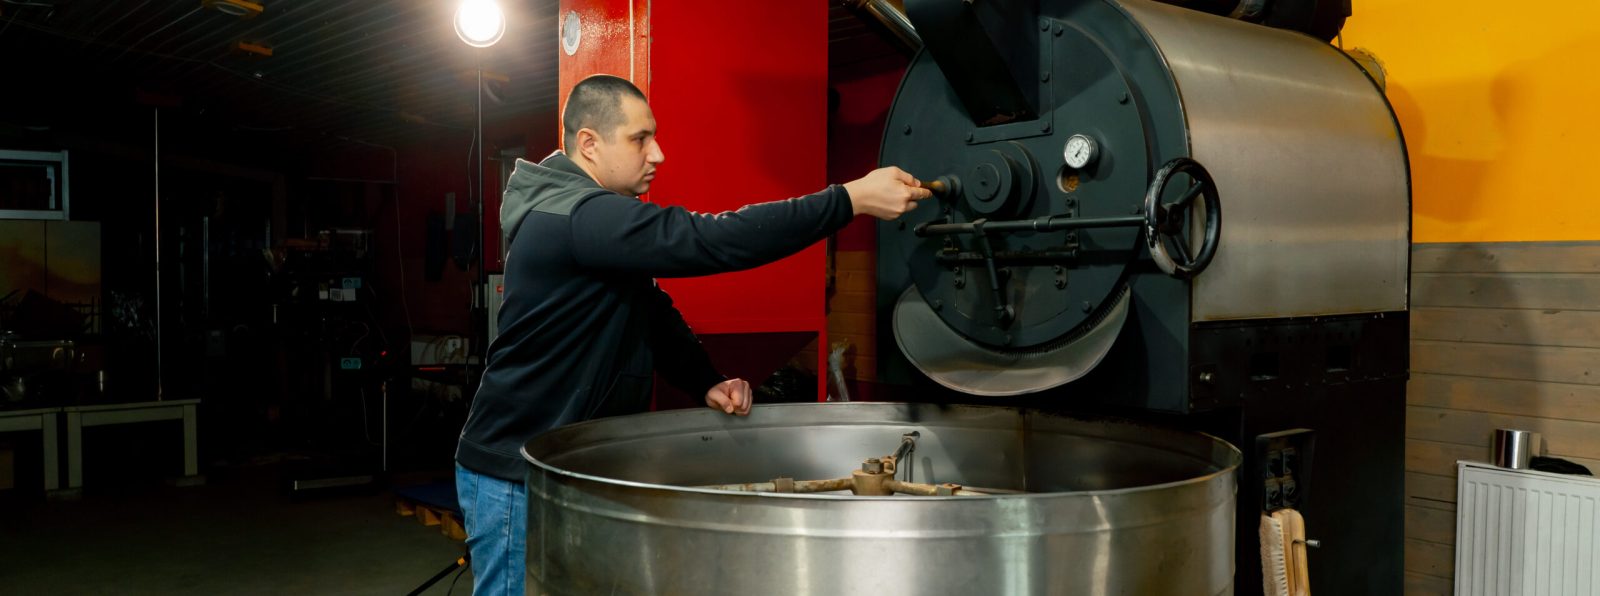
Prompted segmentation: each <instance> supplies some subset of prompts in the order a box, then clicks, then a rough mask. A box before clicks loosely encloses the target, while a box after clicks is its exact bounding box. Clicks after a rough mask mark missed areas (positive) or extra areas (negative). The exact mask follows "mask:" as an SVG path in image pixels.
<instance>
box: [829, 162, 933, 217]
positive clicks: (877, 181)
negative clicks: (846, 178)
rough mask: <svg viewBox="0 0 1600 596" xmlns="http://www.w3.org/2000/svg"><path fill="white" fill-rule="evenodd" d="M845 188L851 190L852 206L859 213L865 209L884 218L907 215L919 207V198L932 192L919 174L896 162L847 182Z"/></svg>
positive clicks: (930, 194)
mask: <svg viewBox="0 0 1600 596" xmlns="http://www.w3.org/2000/svg"><path fill="white" fill-rule="evenodd" d="M844 190H845V192H847V193H849V194H850V208H851V209H852V210H853V211H854V212H855V214H856V215H861V214H863V213H865V214H867V215H871V216H873V217H876V218H878V219H881V220H884V221H890V220H893V219H895V218H897V217H900V216H901V215H905V213H906V212H907V211H910V210H912V209H915V208H917V201H920V200H923V199H926V198H928V197H931V196H933V193H932V192H931V191H929V190H928V189H926V188H922V183H921V182H920V181H918V180H917V179H916V177H914V176H912V175H911V174H908V173H906V171H905V170H902V169H900V168H897V167H894V166H889V167H886V168H878V169H876V170H873V171H872V172H870V173H868V174H867V175H866V176H862V177H861V179H859V180H855V181H852V182H846V183H845V185H844Z"/></svg>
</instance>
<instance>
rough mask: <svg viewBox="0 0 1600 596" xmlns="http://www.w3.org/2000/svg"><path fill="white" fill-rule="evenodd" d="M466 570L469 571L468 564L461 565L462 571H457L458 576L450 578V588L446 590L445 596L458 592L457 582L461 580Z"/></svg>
mask: <svg viewBox="0 0 1600 596" xmlns="http://www.w3.org/2000/svg"><path fill="white" fill-rule="evenodd" d="M466 572H467V566H466V565H462V566H461V571H457V572H456V578H455V579H452V580H450V590H449V591H447V592H445V593H444V596H450V595H451V594H454V593H456V582H458V581H461V576H462V574H465V573H466Z"/></svg>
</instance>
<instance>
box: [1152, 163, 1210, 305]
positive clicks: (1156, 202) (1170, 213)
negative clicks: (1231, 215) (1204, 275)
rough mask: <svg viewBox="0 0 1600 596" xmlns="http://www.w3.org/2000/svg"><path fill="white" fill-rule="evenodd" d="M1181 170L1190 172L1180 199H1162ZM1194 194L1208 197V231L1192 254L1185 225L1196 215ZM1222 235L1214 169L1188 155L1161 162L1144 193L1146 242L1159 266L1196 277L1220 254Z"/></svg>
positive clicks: (1173, 273) (1182, 276)
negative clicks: (1207, 167) (1187, 183)
mask: <svg viewBox="0 0 1600 596" xmlns="http://www.w3.org/2000/svg"><path fill="white" fill-rule="evenodd" d="M1178 174H1187V175H1188V177H1189V187H1188V189H1187V190H1185V191H1184V193H1183V196H1182V197H1181V198H1179V199H1178V200H1176V201H1173V202H1171V203H1162V202H1161V195H1163V194H1166V192H1167V185H1168V184H1170V183H1171V182H1172V179H1173V177H1174V176H1176V175H1178ZM1195 197H1200V199H1201V200H1202V201H1205V233H1204V236H1203V237H1202V238H1201V242H1200V250H1199V252H1198V253H1196V254H1194V255H1193V256H1191V255H1190V254H1189V243H1188V240H1187V239H1186V237H1185V234H1184V229H1185V228H1187V227H1188V226H1189V219H1190V218H1191V217H1194V215H1193V214H1192V213H1191V211H1193V209H1192V208H1193V206H1194V200H1195ZM1221 237H1222V205H1221V204H1220V202H1219V200H1218V198H1217V184H1216V182H1214V181H1212V180H1211V173H1210V172H1207V171H1206V168H1205V166H1202V165H1200V162H1198V161H1195V160H1193V159H1189V158H1187V157H1180V158H1177V159H1174V160H1172V161H1169V162H1167V164H1166V165H1164V166H1161V169H1160V170H1159V171H1157V172H1156V177H1155V180H1153V181H1151V182H1150V190H1148V191H1146V192H1145V195H1144V239H1145V245H1146V246H1148V247H1149V248H1150V257H1151V258H1152V259H1155V262H1156V266H1157V267H1160V268H1161V270H1162V271H1164V272H1166V274H1167V275H1171V276H1173V277H1176V278H1178V279H1189V278H1191V277H1194V276H1195V275H1196V274H1199V273H1200V272H1201V271H1204V270H1205V268H1206V265H1209V264H1211V258H1212V257H1214V256H1216V255H1217V241H1218V240H1220V239H1221ZM1168 240H1171V244H1172V250H1171V252H1168V249H1167V244H1168V242H1167V241H1168ZM1174 257H1176V258H1174Z"/></svg>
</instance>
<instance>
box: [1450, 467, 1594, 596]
mask: <svg viewBox="0 0 1600 596" xmlns="http://www.w3.org/2000/svg"><path fill="white" fill-rule="evenodd" d="M1457 472H1458V473H1459V476H1458V480H1457V483H1456V594H1457V596H1480V595H1483V596H1491V595H1493V596H1498V595H1502V594H1504V595H1518V596H1568V595H1570V596H1595V595H1600V480H1596V479H1594V478H1590V477H1587V476H1567V475H1563V474H1550V473H1545V472H1534V471H1531V470H1507V469H1505V468H1498V467H1495V466H1492V465H1489V464H1485V463H1477V462H1459V463H1458V464H1457Z"/></svg>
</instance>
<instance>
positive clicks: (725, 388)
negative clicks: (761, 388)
mask: <svg viewBox="0 0 1600 596" xmlns="http://www.w3.org/2000/svg"><path fill="white" fill-rule="evenodd" d="M754 399H755V395H753V394H751V393H750V383H749V382H747V381H745V380H744V379H728V380H726V381H723V382H721V383H717V384H716V385H714V386H712V387H711V390H710V391H707V392H706V407H709V408H711V409H714V410H721V411H722V413H724V414H731V415H734V416H749V415H750V406H751V404H752V402H753V401H754Z"/></svg>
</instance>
